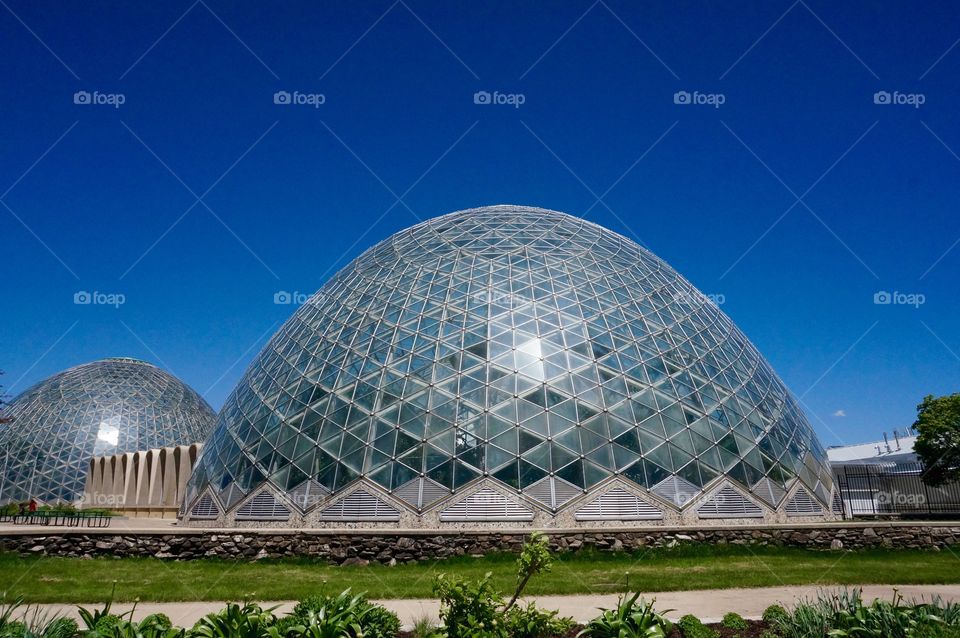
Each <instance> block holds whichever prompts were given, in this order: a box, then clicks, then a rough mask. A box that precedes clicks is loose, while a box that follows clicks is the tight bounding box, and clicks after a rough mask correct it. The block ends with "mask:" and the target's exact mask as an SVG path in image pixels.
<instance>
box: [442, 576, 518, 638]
mask: <svg viewBox="0 0 960 638" xmlns="http://www.w3.org/2000/svg"><path fill="white" fill-rule="evenodd" d="M490 577H491V573H490V572H487V573H486V575H485V576H484V577H483V578H482V579H481V580H479V581H477V582H475V583H468V582H464V581H457V580H449V579H448V578H447V577H446V575H445V574H440V576H439V577H438V578H437V580H436V582H435V583H434V586H433V591H434V593H435V594H436V595H437V597H438V598H439V599H440V620H442V621H443V626H444V628H445V629H446V634H447V638H472V637H479V636H485V637H486V636H489V637H490V638H496V637H500V636H502V637H503V638H507V634H506V629H505V627H504V623H503V622H501V621H502V620H503V618H502V615H501V614H500V611H499V607H500V606H501V605H502V604H503V598H501V596H500V593H499V592H498V591H497V590H496V589H494V587H493V585H492V584H491V583H490Z"/></svg>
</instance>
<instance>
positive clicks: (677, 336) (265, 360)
mask: <svg viewBox="0 0 960 638" xmlns="http://www.w3.org/2000/svg"><path fill="white" fill-rule="evenodd" d="M831 489H832V485H831V478H830V472H829V469H828V467H827V465H826V455H825V453H824V450H823V448H822V447H821V446H820V444H819V443H818V442H817V440H816V437H815V435H814V433H813V431H812V429H811V428H810V426H809V424H808V423H807V421H806V419H805V418H804V416H803V414H802V412H801V411H800V409H799V408H798V406H797V403H796V401H795V400H794V399H793V398H792V396H791V395H790V394H789V392H788V391H787V390H786V388H785V387H784V385H783V384H782V383H781V382H780V380H779V379H778V378H777V376H776V375H775V374H774V372H773V371H772V370H771V368H770V366H769V365H768V364H767V363H766V362H765V361H764V360H763V358H762V357H761V356H760V355H759V354H758V352H757V351H756V349H755V348H754V347H753V346H752V345H751V344H750V342H749V341H748V340H747V339H746V337H744V336H743V334H742V333H741V332H740V331H739V330H738V329H737V328H736V327H735V326H734V325H733V323H732V322H731V321H730V319H729V318H728V317H727V316H726V315H724V314H723V313H722V312H721V311H720V310H719V309H718V308H717V306H716V305H714V304H713V303H712V302H711V301H710V300H708V299H707V298H706V297H705V296H704V295H702V294H701V293H700V292H698V291H697V290H696V289H695V288H694V287H693V286H692V285H691V284H690V283H689V282H687V281H686V280H685V279H683V278H682V277H681V276H680V275H679V274H677V272H676V271H674V270H673V269H672V268H671V267H670V266H668V265H667V264H666V263H664V262H663V261H662V260H660V259H659V258H657V257H656V256H655V255H653V254H651V253H650V252H649V251H647V250H645V249H643V248H641V247H640V246H638V245H637V244H635V243H634V242H632V241H630V240H629V239H626V238H624V237H622V236H621V235H618V234H616V233H613V232H611V231H609V230H605V229H603V228H601V227H599V226H596V225H594V224H591V223H589V222H586V221H584V220H582V219H579V218H576V217H572V216H569V215H566V214H563V213H558V212H553V211H547V210H542V209H534V208H524V207H517V206H495V207H488V208H480V209H473V210H466V211H461V212H457V213H452V214H449V215H446V216H443V217H439V218H436V219H431V220H428V221H426V222H424V223H421V224H418V225H416V226H414V227H412V228H410V229H408V230H405V231H402V232H400V233H397V234H396V235H394V236H392V237H390V238H389V239H386V240H385V241H383V242H381V243H379V244H377V245H376V246H374V247H373V248H371V249H369V250H368V251H366V252H365V253H364V254H363V255H361V256H360V257H358V258H357V259H356V260H355V261H354V262H353V263H351V264H350V265H348V266H347V267H346V268H344V269H343V270H342V271H340V272H339V273H338V274H337V275H336V276H335V277H334V278H333V279H331V280H330V281H329V282H328V283H327V284H326V285H324V286H323V287H322V288H321V289H320V290H319V291H318V292H317V293H316V294H315V295H314V296H313V297H312V298H311V299H310V300H309V301H308V302H307V303H306V304H305V305H303V306H302V307H301V308H300V309H299V310H298V311H297V312H296V313H295V314H294V315H293V317H291V318H290V320H288V321H287V323H286V324H284V326H283V327H282V328H281V329H280V330H279V332H278V333H277V334H276V335H275V336H274V337H273V338H272V339H271V341H270V342H269V343H268V344H267V346H266V347H265V349H264V350H263V352H261V353H260V355H259V356H258V357H257V358H256V360H255V361H254V362H253V363H252V365H251V366H250V368H249V369H248V370H247V372H246V374H245V376H244V377H243V379H242V380H241V381H240V383H239V385H238V386H237V388H236V389H235V390H234V392H233V394H232V395H231V396H230V397H229V398H228V399H227V402H226V405H225V406H224V408H223V409H222V411H221V412H220V415H219V420H218V424H217V427H216V429H215V431H214V433H213V435H212V436H211V438H210V440H209V441H208V443H207V444H206V446H205V447H204V450H203V452H202V455H201V458H200V459H199V461H198V464H197V466H196V468H195V470H194V474H193V477H192V478H191V483H190V486H189V489H188V491H187V502H186V503H185V509H184V511H183V512H184V516H185V518H186V519H188V520H217V521H219V522H221V523H222V522H230V523H233V522H236V521H240V520H274V521H281V520H283V521H288V523H289V524H291V525H313V524H316V525H324V524H327V523H330V524H333V523H337V524H342V523H343V522H349V521H365V522H380V523H386V522H393V523H400V524H409V525H424V526H426V525H434V524H443V523H444V522H448V523H449V522H461V523H462V522H464V521H504V520H509V521H521V520H526V521H531V522H536V523H541V524H544V525H549V524H558V521H559V522H567V523H570V522H574V521H586V520H593V521H598V520H613V519H617V520H637V519H651V520H654V519H659V520H664V521H680V522H682V520H684V517H685V516H688V515H687V514H686V513H685V512H687V511H691V512H696V513H695V514H689V516H693V517H695V518H710V517H713V518H724V517H727V518H755V517H758V516H762V517H765V518H775V517H776V516H781V515H784V512H785V508H787V509H790V508H792V509H790V511H791V513H792V514H794V515H801V514H812V515H829V512H828V510H829V508H825V507H824V505H826V504H828V503H829V502H830V497H831ZM604 499H605V500H604ZM825 509H826V510H827V511H825ZM591 512H592V513H591Z"/></svg>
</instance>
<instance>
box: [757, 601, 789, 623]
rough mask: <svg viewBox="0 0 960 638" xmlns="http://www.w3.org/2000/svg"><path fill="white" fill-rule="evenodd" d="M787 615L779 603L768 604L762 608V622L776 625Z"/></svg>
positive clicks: (787, 616)
mask: <svg viewBox="0 0 960 638" xmlns="http://www.w3.org/2000/svg"><path fill="white" fill-rule="evenodd" d="M789 617H790V614H789V613H787V610H786V609H784V608H783V606H781V605H770V606H769V607H767V608H766V609H764V610H763V622H765V623H767V624H768V625H776V624H778V623H780V622H782V621H784V620H786V619H787V618H789Z"/></svg>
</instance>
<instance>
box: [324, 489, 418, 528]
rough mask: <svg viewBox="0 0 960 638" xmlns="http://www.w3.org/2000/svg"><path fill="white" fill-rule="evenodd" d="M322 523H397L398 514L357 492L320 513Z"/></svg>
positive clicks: (366, 495)
mask: <svg viewBox="0 0 960 638" xmlns="http://www.w3.org/2000/svg"><path fill="white" fill-rule="evenodd" d="M320 520H323V521H399V520H400V512H399V511H397V509H396V508H394V507H391V506H390V505H389V504H387V503H385V502H384V501H382V500H380V499H379V498H377V497H376V496H374V495H373V494H370V493H369V492H366V491H364V490H357V491H356V492H353V493H352V494H350V495H349V496H347V497H345V498H343V499H341V500H339V501H337V502H336V503H334V504H333V505H331V506H330V507H328V508H326V509H325V510H323V511H322V512H320Z"/></svg>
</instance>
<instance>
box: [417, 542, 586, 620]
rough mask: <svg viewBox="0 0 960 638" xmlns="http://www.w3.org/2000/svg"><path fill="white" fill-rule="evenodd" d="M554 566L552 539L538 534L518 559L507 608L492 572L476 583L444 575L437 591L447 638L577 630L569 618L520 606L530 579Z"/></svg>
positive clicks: (527, 543)
mask: <svg viewBox="0 0 960 638" xmlns="http://www.w3.org/2000/svg"><path fill="white" fill-rule="evenodd" d="M552 564H553V556H552V555H551V553H550V539H549V538H548V537H547V536H545V535H543V534H541V533H540V532H534V533H533V534H531V535H530V539H529V540H528V541H527V542H525V543H524V545H523V549H522V550H521V552H520V556H519V558H518V559H517V585H516V588H515V589H514V592H513V596H512V597H511V598H510V601H509V602H508V603H506V604H504V602H503V597H502V595H501V594H500V592H499V591H498V590H497V589H496V588H495V587H494V586H493V584H492V583H491V577H492V574H491V573H490V572H487V574H486V575H485V576H484V577H483V578H482V579H481V580H479V581H476V582H473V583H469V582H464V581H460V580H456V579H451V578H449V577H447V575H446V574H440V576H439V577H438V578H437V579H436V581H435V582H434V586H433V591H434V594H435V595H436V596H437V597H438V598H440V619H441V620H442V621H443V626H444V630H445V632H446V635H447V638H481V637H482V638H500V637H503V638H506V637H507V636H513V635H518V636H529V637H531V638H535V637H548V636H553V635H557V634H559V633H562V632H563V631H565V630H569V628H571V627H572V626H573V621H572V620H570V619H569V618H559V617H557V614H556V613H554V612H549V611H545V610H539V609H537V608H536V606H535V605H533V604H530V605H527V606H526V607H520V608H518V607H517V606H516V603H517V600H519V599H520V596H521V595H522V594H523V590H524V589H525V588H526V586H527V584H528V583H529V582H530V579H531V578H532V577H533V576H535V575H537V574H541V573H544V572H547V571H549V570H550V568H551V567H552ZM563 628H566V629H563ZM512 632H518V633H516V634H514V633H512Z"/></svg>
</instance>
